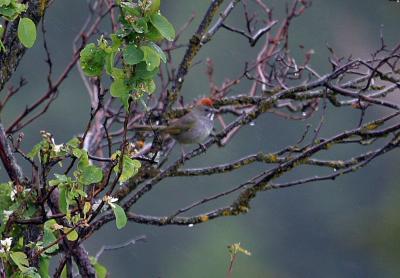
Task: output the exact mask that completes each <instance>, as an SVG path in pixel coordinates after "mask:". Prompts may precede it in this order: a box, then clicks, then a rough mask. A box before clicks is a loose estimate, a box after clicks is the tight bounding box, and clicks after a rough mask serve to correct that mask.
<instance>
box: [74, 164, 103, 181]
mask: <svg viewBox="0 0 400 278" xmlns="http://www.w3.org/2000/svg"><path fill="white" fill-rule="evenodd" d="M79 170H80V171H81V173H80V176H79V182H80V183H82V184H83V185H89V184H92V183H98V182H101V180H102V179H103V171H102V170H101V168H100V167H97V166H95V165H89V166H86V167H83V168H79Z"/></svg>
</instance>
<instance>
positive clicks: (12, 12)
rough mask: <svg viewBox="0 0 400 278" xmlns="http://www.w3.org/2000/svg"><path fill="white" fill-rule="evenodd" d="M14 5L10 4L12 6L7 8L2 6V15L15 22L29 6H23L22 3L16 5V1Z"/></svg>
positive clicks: (0, 13) (0, 12) (0, 11)
mask: <svg viewBox="0 0 400 278" xmlns="http://www.w3.org/2000/svg"><path fill="white" fill-rule="evenodd" d="M13 1H14V2H13V3H10V4H11V5H7V6H0V15H2V16H3V17H5V19H7V20H10V21H13V20H14V19H16V18H17V17H18V16H19V15H20V14H21V13H23V12H25V11H26V9H27V8H28V6H27V5H25V4H21V3H16V2H15V0H13Z"/></svg>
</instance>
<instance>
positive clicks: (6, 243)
mask: <svg viewBox="0 0 400 278" xmlns="http://www.w3.org/2000/svg"><path fill="white" fill-rule="evenodd" d="M11 244H12V237H7V238H5V239H2V240H0V245H1V248H0V253H5V252H8V251H10V249H11Z"/></svg>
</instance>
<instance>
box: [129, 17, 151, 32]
mask: <svg viewBox="0 0 400 278" xmlns="http://www.w3.org/2000/svg"><path fill="white" fill-rule="evenodd" d="M132 27H133V29H134V30H135V31H136V33H139V34H142V33H147V32H148V31H149V27H148V26H147V21H146V20H145V19H144V18H139V19H138V20H136V21H135V22H133V23H132Z"/></svg>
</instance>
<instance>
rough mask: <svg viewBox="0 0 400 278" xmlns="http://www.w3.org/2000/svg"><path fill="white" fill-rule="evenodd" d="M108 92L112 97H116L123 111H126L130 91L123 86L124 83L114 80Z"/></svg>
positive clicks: (120, 80)
mask: <svg viewBox="0 0 400 278" xmlns="http://www.w3.org/2000/svg"><path fill="white" fill-rule="evenodd" d="M110 91H111V95H112V96H113V97H117V98H119V99H120V100H121V102H122V104H123V105H124V107H125V110H128V106H129V96H130V91H131V89H130V88H129V87H128V86H127V85H126V84H125V81H124V80H122V79H116V80H114V82H113V83H112V84H111V87H110Z"/></svg>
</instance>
